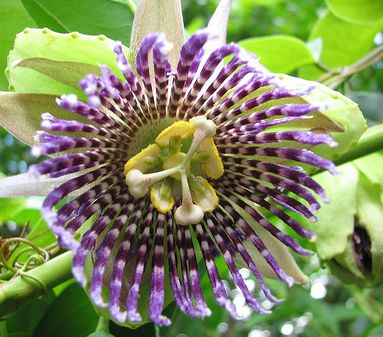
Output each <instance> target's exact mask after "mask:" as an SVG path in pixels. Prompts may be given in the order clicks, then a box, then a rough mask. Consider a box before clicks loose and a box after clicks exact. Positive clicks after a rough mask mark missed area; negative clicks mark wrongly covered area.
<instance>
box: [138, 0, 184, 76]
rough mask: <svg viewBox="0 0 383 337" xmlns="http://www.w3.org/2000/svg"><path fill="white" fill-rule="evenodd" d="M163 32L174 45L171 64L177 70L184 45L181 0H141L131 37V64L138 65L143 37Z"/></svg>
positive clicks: (170, 56)
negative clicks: (138, 54) (138, 53)
mask: <svg viewBox="0 0 383 337" xmlns="http://www.w3.org/2000/svg"><path fill="white" fill-rule="evenodd" d="M153 32H163V33H165V35H166V39H167V40H168V41H170V42H171V43H172V44H173V49H172V50H171V51H170V53H169V62H170V64H171V65H172V68H173V69H175V68H176V66H177V63H178V60H179V53H180V51H181V47H182V45H183V43H184V24H183V17H182V10H181V2H180V0H141V1H140V4H139V5H138V7H137V11H136V15H135V17H134V21H133V28H132V33H131V36H130V62H131V64H133V65H135V64H136V54H137V50H138V47H139V45H140V42H141V40H142V39H143V37H144V36H145V35H147V34H149V33H153Z"/></svg>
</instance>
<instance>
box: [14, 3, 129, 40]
mask: <svg viewBox="0 0 383 337" xmlns="http://www.w3.org/2000/svg"><path fill="white" fill-rule="evenodd" d="M21 1H22V3H23V4H24V6H25V8H26V10H27V11H28V13H29V14H30V16H31V17H32V18H33V19H34V20H35V22H36V23H37V24H38V25H39V26H40V27H48V28H50V29H52V30H56V31H58V32H62V33H65V32H73V31H78V32H81V33H84V34H93V35H97V34H105V35H107V36H108V37H109V38H111V39H114V40H120V41H122V42H123V43H125V44H129V35H130V31H131V26H132V22H133V14H134V13H133V11H132V10H131V8H130V7H129V6H127V5H124V4H122V3H118V2H116V1H111V0H92V1H76V0H66V1H61V0H21Z"/></svg>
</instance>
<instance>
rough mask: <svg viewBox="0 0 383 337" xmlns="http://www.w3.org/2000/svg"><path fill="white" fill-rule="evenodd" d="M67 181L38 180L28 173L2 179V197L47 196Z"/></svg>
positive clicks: (62, 179)
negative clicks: (54, 188)
mask: <svg viewBox="0 0 383 337" xmlns="http://www.w3.org/2000/svg"><path fill="white" fill-rule="evenodd" d="M67 179H68V178H67V177H64V178H56V179H50V178H48V177H47V176H42V177H39V178H36V177H33V176H31V175H30V174H28V173H22V174H18V175H15V176H11V177H6V178H2V179H0V197H1V198H4V197H20V196H28V195H36V196H45V195H47V194H48V193H49V192H50V191H51V190H52V189H53V187H55V186H58V185H60V184H62V183H63V182H64V181H66V180H67Z"/></svg>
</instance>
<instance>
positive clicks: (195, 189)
mask: <svg viewBox="0 0 383 337" xmlns="http://www.w3.org/2000/svg"><path fill="white" fill-rule="evenodd" d="M189 184H190V190H191V195H192V199H193V202H194V203H195V204H197V205H198V206H200V207H201V208H202V210H203V211H204V212H211V211H213V210H214V209H215V208H216V207H217V205H218V202H219V199H218V197H217V194H216V193H215V190H214V188H213V186H211V185H210V184H209V182H208V181H207V180H206V179H205V178H202V177H200V176H198V177H195V176H192V177H190V178H189Z"/></svg>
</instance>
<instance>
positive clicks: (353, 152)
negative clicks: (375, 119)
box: [335, 124, 383, 165]
mask: <svg viewBox="0 0 383 337" xmlns="http://www.w3.org/2000/svg"><path fill="white" fill-rule="evenodd" d="M379 150H383V124H379V125H375V126H373V127H371V128H369V129H368V130H367V131H366V132H365V133H364V134H363V135H362V137H360V139H359V142H358V143H357V144H356V145H355V146H354V147H353V148H351V149H350V150H349V151H347V152H346V153H345V154H343V155H342V156H340V157H339V158H338V159H337V160H335V164H336V165H341V164H344V163H347V162H349V161H352V160H355V159H358V158H361V157H364V156H366V155H368V154H371V153H373V152H376V151H379Z"/></svg>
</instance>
